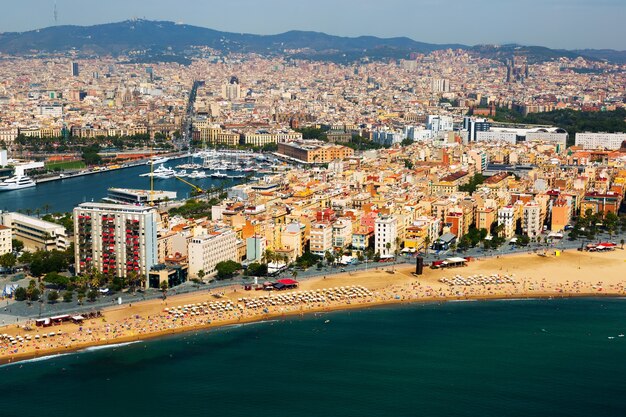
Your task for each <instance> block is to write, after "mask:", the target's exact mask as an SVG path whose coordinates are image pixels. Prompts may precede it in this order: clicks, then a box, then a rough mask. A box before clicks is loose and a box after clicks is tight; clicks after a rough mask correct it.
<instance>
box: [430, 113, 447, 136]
mask: <svg viewBox="0 0 626 417" xmlns="http://www.w3.org/2000/svg"><path fill="white" fill-rule="evenodd" d="M426 128H427V129H428V130H430V131H432V132H433V133H437V132H442V131H443V132H449V131H451V130H452V129H453V128H454V123H453V120H452V117H451V116H439V115H430V116H428V119H427V121H426Z"/></svg>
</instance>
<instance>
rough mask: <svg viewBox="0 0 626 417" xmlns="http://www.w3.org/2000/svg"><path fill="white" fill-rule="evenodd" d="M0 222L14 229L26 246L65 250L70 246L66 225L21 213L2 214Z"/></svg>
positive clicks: (35, 248) (16, 235)
mask: <svg viewBox="0 0 626 417" xmlns="http://www.w3.org/2000/svg"><path fill="white" fill-rule="evenodd" d="M0 224H2V225H4V226H6V227H9V228H11V229H12V234H13V237H14V238H15V239H19V240H21V241H22V242H24V248H26V249H27V250H29V251H36V250H54V249H56V250H61V251H63V250H65V249H67V247H68V244H69V242H68V239H67V233H66V231H65V227H63V226H61V225H59V224H56V223H50V222H47V221H44V220H41V219H38V218H35V217H30V216H26V215H24V214H19V213H2V214H0Z"/></svg>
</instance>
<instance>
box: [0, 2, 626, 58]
mask: <svg viewBox="0 0 626 417" xmlns="http://www.w3.org/2000/svg"><path fill="white" fill-rule="evenodd" d="M54 3H55V0H18V1H15V0H3V1H2V8H1V9H0V10H1V11H2V12H1V13H0V32H10V31H24V30H30V29H36V28H41V27H46V26H51V25H53V24H54V18H53V8H54ZM56 3H57V7H58V14H59V24H77V25H91V24H97V23H108V22H114V21H120V20H126V19H129V18H132V17H141V18H146V19H151V20H171V21H176V22H184V23H188V24H192V25H197V26H204V27H210V28H213V29H218V30H224V31H229V32H247V33H258V34H271V33H280V32H284V31H287V30H291V29H299V30H315V31H321V32H326V33H330V34H334V35H343V36H357V35H375V36H382V37H391V36H408V37H410V38H413V39H415V40H418V41H424V42H432V43H464V44H470V45H473V44H477V43H510V42H516V43H521V44H525V45H543V46H548V47H553V48H568V49H575V48H613V49H620V50H625V49H626V24H625V23H624V22H625V21H626V0H307V1H302V0H220V1H215V0H97V1H93V0H56Z"/></svg>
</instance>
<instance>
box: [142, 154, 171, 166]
mask: <svg viewBox="0 0 626 417" xmlns="http://www.w3.org/2000/svg"><path fill="white" fill-rule="evenodd" d="M169 160H170V158H166V157H164V156H163V157H157V156H155V157H152V158H150V160H149V161H148V162H146V165H150V164H152V165H157V164H164V163H166V162H167V161H169Z"/></svg>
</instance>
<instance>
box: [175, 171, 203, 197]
mask: <svg viewBox="0 0 626 417" xmlns="http://www.w3.org/2000/svg"><path fill="white" fill-rule="evenodd" d="M174 178H176V179H177V180H179V181H181V182H184V183H185V184H187V185H188V186H190V187H191V188H193V190H194V191H195V192H196V193H198V194H207V193H208V192H209V191H210V190H204V189H202V188H200V187H198V186H197V185H195V184H192V183H190V182H189V181H185V180H184V179H182V178H181V177H178V176H176V175H174Z"/></svg>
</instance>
